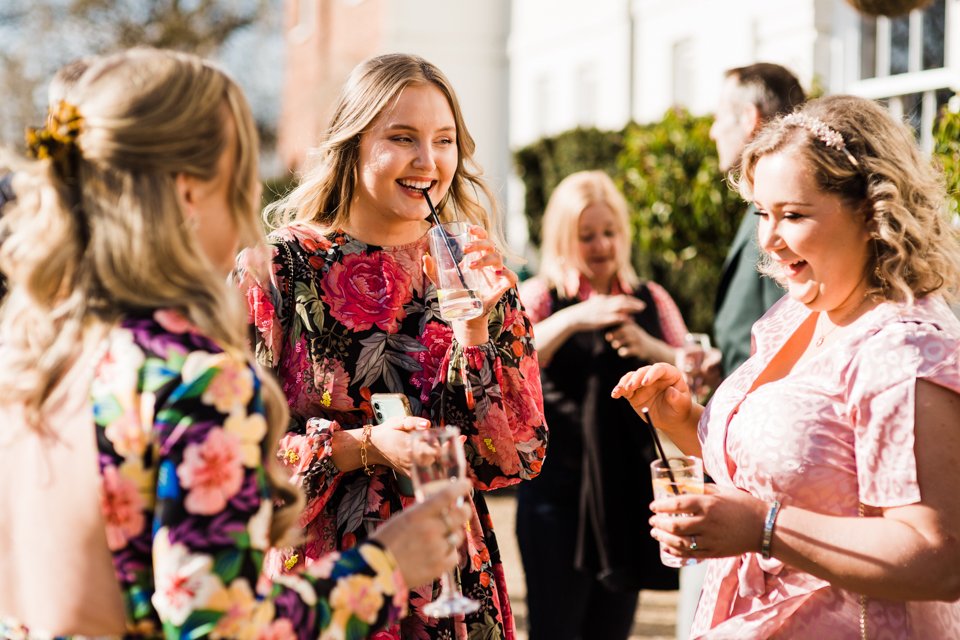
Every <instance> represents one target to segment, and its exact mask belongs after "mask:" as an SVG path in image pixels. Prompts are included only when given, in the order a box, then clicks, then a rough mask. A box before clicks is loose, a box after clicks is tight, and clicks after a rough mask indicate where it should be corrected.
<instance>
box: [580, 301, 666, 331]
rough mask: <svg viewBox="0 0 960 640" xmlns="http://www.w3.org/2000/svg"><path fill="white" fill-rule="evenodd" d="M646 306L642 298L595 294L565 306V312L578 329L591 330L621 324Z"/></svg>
mask: <svg viewBox="0 0 960 640" xmlns="http://www.w3.org/2000/svg"><path fill="white" fill-rule="evenodd" d="M646 307H647V304H646V303H645V302H644V301H643V300H638V299H637V298H634V297H633V296H625V295H613V296H608V295H595V296H591V297H589V298H587V299H586V300H584V301H583V302H579V303H577V304H575V305H573V306H570V307H567V309H566V313H567V317H568V319H569V320H570V321H571V323H572V324H573V325H575V328H576V329H577V330H578V331H592V330H594V329H605V328H607V327H612V326H614V325H619V324H623V323H624V322H627V321H628V320H630V317H631V316H632V315H633V314H635V313H640V312H641V311H643V310H644V309H646Z"/></svg>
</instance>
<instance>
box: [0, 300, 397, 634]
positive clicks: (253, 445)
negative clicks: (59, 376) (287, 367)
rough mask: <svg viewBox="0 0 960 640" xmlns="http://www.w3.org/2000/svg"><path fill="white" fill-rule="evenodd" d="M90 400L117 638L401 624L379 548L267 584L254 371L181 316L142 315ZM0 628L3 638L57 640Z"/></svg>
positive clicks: (126, 329)
mask: <svg viewBox="0 0 960 640" xmlns="http://www.w3.org/2000/svg"><path fill="white" fill-rule="evenodd" d="M90 394H91V395H90V397H91V402H92V409H93V412H92V415H91V416H90V417H89V418H87V419H88V420H89V421H90V425H91V428H94V429H96V435H97V447H98V453H99V467H100V474H101V476H102V489H101V491H102V501H101V506H102V510H103V519H104V522H105V523H106V538H107V544H108V546H109V548H110V551H111V552H112V554H113V564H114V568H115V570H116V574H117V581H118V582H119V585H120V589H121V592H122V595H123V599H124V606H125V610H126V615H127V633H125V634H124V636H123V637H124V638H129V639H133V638H151V639H152V638H168V639H181V638H182V639H187V638H191V639H194V638H236V639H239V638H249V639H251V640H253V639H262V640H308V639H309V640H315V639H317V638H321V639H336V638H345V637H348V638H365V637H368V636H370V635H371V634H373V633H374V632H376V631H377V630H378V629H382V628H384V627H386V626H388V625H390V624H392V623H394V622H396V621H397V620H398V619H400V617H401V616H402V615H404V613H405V611H406V605H407V593H408V591H407V587H406V585H405V584H404V582H403V578H402V577H401V576H400V573H399V571H398V570H397V569H396V561H395V559H394V558H393V556H392V555H390V554H389V553H387V552H386V551H385V550H384V549H383V548H382V547H380V545H379V544H377V543H373V542H371V543H367V544H363V545H361V546H359V547H357V548H355V549H352V550H350V551H346V552H344V553H342V554H340V553H333V554H330V555H328V556H326V557H325V558H324V559H323V562H318V563H316V564H314V565H312V566H311V567H310V569H308V570H307V571H305V572H302V573H300V574H290V575H285V576H283V577H282V579H281V580H279V581H276V582H274V583H271V582H270V581H268V580H266V579H264V578H263V576H262V574H261V566H262V564H263V560H264V555H265V553H266V552H267V548H268V539H267V538H268V536H267V534H268V531H269V527H270V521H271V514H272V502H271V497H270V492H269V490H268V489H267V486H266V484H265V477H264V473H265V471H264V467H263V459H264V455H265V454H266V450H265V448H266V446H267V445H266V442H265V439H266V434H267V424H266V421H265V419H264V416H263V402H262V400H261V396H260V381H259V380H258V378H257V376H256V374H255V373H254V370H253V368H252V367H251V366H250V363H248V362H245V361H243V360H242V359H238V358H236V357H234V356H232V355H229V354H227V353H224V351H223V350H222V349H221V348H220V347H219V346H217V345H216V344H215V343H214V342H212V341H211V340H209V339H208V338H206V337H204V336H203V335H202V334H200V333H199V332H197V330H196V329H195V328H194V327H193V326H192V325H191V324H190V323H189V322H187V321H186V320H185V319H184V318H183V317H182V316H180V315H179V314H177V313H176V312H173V311H165V310H158V311H155V312H148V311H145V312H143V313H142V314H139V315H132V316H130V317H128V318H126V319H125V320H123V321H122V322H121V324H120V326H119V327H117V328H116V329H114V330H113V331H112V332H111V333H110V335H109V338H108V340H107V345H106V348H105V351H104V355H103V357H102V359H100V360H99V364H98V366H97V367H96V370H95V373H94V376H93V380H92V383H91V386H90ZM3 614H4V612H2V611H0V638H4V639H16V640H21V639H32V640H41V639H44V640H45V639H49V638H53V637H54V636H52V635H51V634H48V633H45V632H44V631H42V630H38V629H27V628H26V627H24V626H22V625H21V624H19V623H17V622H16V621H14V620H12V619H10V618H9V617H5V616H4V615H3ZM56 640H63V639H62V638H61V637H58V638H57V639H56Z"/></svg>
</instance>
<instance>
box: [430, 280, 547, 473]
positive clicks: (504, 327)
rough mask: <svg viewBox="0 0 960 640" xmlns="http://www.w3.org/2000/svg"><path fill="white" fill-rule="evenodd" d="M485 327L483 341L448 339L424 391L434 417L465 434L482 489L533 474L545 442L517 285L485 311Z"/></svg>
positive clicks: (535, 367)
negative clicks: (429, 386)
mask: <svg viewBox="0 0 960 640" xmlns="http://www.w3.org/2000/svg"><path fill="white" fill-rule="evenodd" d="M489 326H490V341H489V342H487V343H486V344H483V345H477V346H469V347H464V346H462V345H460V344H459V343H458V342H457V341H456V340H454V341H453V344H452V345H451V348H450V350H449V351H448V353H447V355H446V357H445V358H444V361H443V362H442V363H441V365H440V369H439V372H438V373H439V375H438V376H437V380H436V381H435V383H434V384H435V386H434V388H433V391H432V393H431V401H432V402H431V414H432V417H433V419H434V420H435V421H441V422H443V423H445V424H452V425H456V426H459V427H460V429H461V432H463V433H464V434H465V435H466V436H467V439H466V443H465V449H466V454H467V462H468V463H469V464H470V467H471V468H472V471H473V473H472V476H473V480H474V482H475V483H476V484H477V485H478V486H479V488H481V489H497V488H500V487H505V486H508V485H511V484H515V483H517V482H519V481H520V480H527V479H531V478H534V477H536V476H537V475H538V474H539V473H540V466H541V464H542V462H543V458H544V456H545V455H546V447H547V425H546V422H545V420H544V416H543V394H542V391H541V389H540V365H539V364H538V362H537V354H536V351H535V350H534V346H533V325H532V323H531V321H530V318H529V317H527V314H526V313H525V312H524V309H523V305H522V304H521V302H520V297H519V294H518V292H517V289H516V288H513V289H510V290H509V291H507V292H506V293H505V294H504V295H503V297H502V298H501V299H500V301H499V302H498V303H497V306H496V307H495V308H494V310H493V311H491V313H490V317H489Z"/></svg>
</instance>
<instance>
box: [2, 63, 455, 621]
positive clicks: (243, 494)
mask: <svg viewBox="0 0 960 640" xmlns="http://www.w3.org/2000/svg"><path fill="white" fill-rule="evenodd" d="M64 100H65V101H64V102H59V103H58V104H57V105H56V106H55V108H54V109H53V110H52V111H51V113H50V115H49V117H48V120H47V125H46V126H45V127H43V128H41V129H38V130H34V131H32V133H31V134H30V136H29V142H30V147H31V150H32V152H33V155H34V157H35V158H36V159H35V160H34V161H32V162H31V161H26V160H20V161H16V160H14V161H12V162H11V165H12V166H14V167H15V168H16V175H15V182H16V192H17V196H18V197H17V199H16V201H14V202H13V203H11V204H9V205H8V206H7V209H6V210H5V212H4V216H3V219H2V229H0V235H2V236H3V237H4V238H5V240H4V243H3V247H2V249H0V267H2V269H3V272H4V273H5V274H7V275H8V276H9V279H10V295H9V297H8V299H7V300H6V301H5V303H4V306H3V309H2V313H0V363H2V366H0V487H3V490H2V491H0V513H2V514H3V517H0V576H2V579H0V637H2V638H34V639H42V638H67V637H71V636H78V637H83V638H92V637H97V638H120V637H123V638H159V637H165V638H254V637H257V638H305V637H309V638H317V637H322V638H343V637H345V636H346V635H349V637H354V638H356V637H368V636H369V635H370V634H372V633H374V632H376V631H378V630H380V629H382V628H384V627H386V626H388V625H390V624H391V623H393V622H394V621H396V620H397V619H399V618H400V617H402V616H403V614H404V612H405V610H406V607H407V593H408V592H407V585H408V584H409V585H418V584H421V583H422V582H424V581H427V580H431V579H433V578H434V577H436V576H437V575H438V574H439V573H440V572H441V571H442V570H444V569H446V568H448V567H452V566H453V564H454V562H455V559H456V557H457V554H456V552H455V548H454V547H455V546H457V545H458V544H459V543H460V541H461V539H462V534H460V533H459V530H460V528H461V526H462V524H463V523H464V522H465V521H466V518H467V515H468V513H469V512H467V511H466V510H465V509H463V508H460V507H457V506H455V504H456V501H457V500H462V499H463V496H464V495H465V493H466V492H467V490H468V486H467V483H465V482H464V483H461V484H460V485H459V486H458V485H455V484H452V485H451V486H450V487H449V488H448V489H447V490H446V491H445V492H441V493H439V494H437V496H436V498H435V500H434V501H432V503H425V504H423V505H418V509H416V510H415V509H411V510H409V511H406V512H405V513H403V514H401V515H400V516H398V518H397V519H396V520H394V521H393V522H391V523H387V524H386V525H385V526H384V527H382V528H381V529H380V530H379V531H378V533H377V536H376V537H374V538H373V539H371V540H370V541H368V542H366V543H364V544H361V545H358V546H357V547H356V548H354V549H351V550H349V551H344V552H343V553H342V554H331V555H328V556H327V557H326V558H325V560H326V562H325V563H324V564H323V565H319V564H318V565H317V566H316V567H314V568H313V570H311V571H310V572H305V573H299V574H296V575H289V576H284V577H283V579H282V580H281V581H277V582H275V583H270V582H269V581H267V580H264V579H263V577H262V572H261V566H262V564H263V559H264V554H265V553H266V551H267V549H268V547H269V546H270V545H271V544H273V543H277V542H278V541H280V540H281V539H288V536H286V535H285V534H286V532H288V531H290V530H291V527H293V526H294V525H295V524H296V519H297V517H298V515H299V513H300V510H301V508H302V506H303V500H302V496H301V495H300V494H299V493H298V492H297V491H296V490H295V489H294V487H292V486H291V484H290V482H289V476H288V475H287V474H286V473H283V471H282V470H281V469H280V468H279V467H278V465H276V464H275V460H274V454H275V451H276V447H277V440H278V438H279V434H280V433H282V432H283V430H284V428H285V427H286V423H287V415H288V412H287V408H286V403H285V401H284V398H283V395H282V392H281V390H280V389H279V387H278V386H277V384H276V383H275V382H273V381H272V379H271V378H270V377H269V376H265V375H262V372H261V371H260V369H259V368H258V367H257V366H256V364H255V362H254V360H253V354H252V353H250V349H249V347H248V345H247V335H246V327H247V324H246V322H245V320H246V309H245V308H244V305H243V301H242V299H241V298H240V296H238V295H237V292H236V291H235V290H234V289H233V288H232V287H230V286H229V285H228V284H227V274H228V273H229V271H230V269H231V267H232V265H233V262H234V258H235V256H236V253H237V251H238V250H239V248H240V247H241V246H246V245H255V244H258V243H260V244H262V243H263V234H262V231H261V229H260V224H259V220H258V215H257V208H258V206H257V205H258V203H259V191H260V185H259V181H258V175H257V138H256V129H255V127H254V122H253V117H252V115H251V113H250V108H249V107H248V105H247V102H246V99H245V98H244V97H243V94H242V93H241V91H240V89H239V87H238V86H237V85H236V84H235V83H234V82H233V81H232V80H231V79H230V78H228V77H227V76H226V75H225V74H224V73H223V72H222V71H220V70H219V69H217V68H216V67H215V66H213V65H212V64H210V63H208V62H206V61H204V60H201V59H200V58H197V57H196V56H191V55H187V54H182V53H175V52H171V51H161V50H153V49H134V50H131V51H127V52H123V53H118V54H116V55H111V56H106V57H103V58H98V59H96V60H92V61H91V64H90V67H89V69H88V70H86V71H85V72H84V74H83V76H82V78H80V80H78V82H76V83H74V84H72V85H71V86H70V87H69V88H67V89H66V92H65V94H64Z"/></svg>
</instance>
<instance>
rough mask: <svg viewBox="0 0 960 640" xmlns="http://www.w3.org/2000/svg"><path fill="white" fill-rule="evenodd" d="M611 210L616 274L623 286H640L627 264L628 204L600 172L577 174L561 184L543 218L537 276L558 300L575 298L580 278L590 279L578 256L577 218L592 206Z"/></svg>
mask: <svg viewBox="0 0 960 640" xmlns="http://www.w3.org/2000/svg"><path fill="white" fill-rule="evenodd" d="M596 204H603V205H607V206H608V207H610V209H611V211H613V213H614V220H615V221H616V231H617V238H616V247H617V274H616V277H618V278H619V279H620V281H622V282H623V283H624V284H626V285H628V286H630V287H635V286H637V283H638V282H639V278H637V273H636V271H634V270H633V266H632V265H631V264H630V246H631V245H630V239H631V235H632V234H631V228H630V220H629V216H628V208H627V200H626V198H624V197H623V194H621V193H620V190H619V189H617V186H616V185H615V184H614V183H613V180H611V179H610V176H608V175H607V174H606V173H604V172H603V171H578V172H577V173H571V174H570V175H569V176H567V177H566V178H564V179H563V180H561V181H560V184H558V185H557V186H556V188H555V189H554V190H553V193H551V194H550V200H549V201H548V202H547V208H546V210H545V211H544V214H543V242H542V243H541V246H540V249H541V259H540V272H539V273H540V276H541V277H542V278H544V279H545V280H546V281H547V283H548V284H549V286H550V287H551V288H553V289H556V290H557V291H558V292H559V293H560V295H561V297H565V298H572V297H574V296H575V295H576V294H577V287H578V284H579V277H580V275H581V274H582V275H585V276H587V277H589V276H590V275H591V273H590V268H589V267H588V266H587V265H586V264H585V263H584V262H583V258H582V256H581V254H580V242H579V224H580V215H581V214H582V213H583V211H584V210H585V209H586V208H587V207H590V206H592V205H596Z"/></svg>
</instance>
